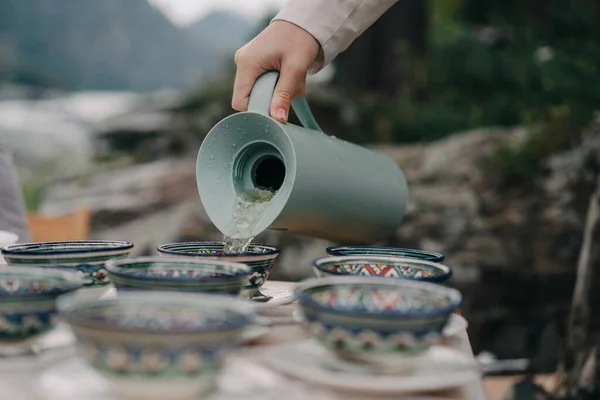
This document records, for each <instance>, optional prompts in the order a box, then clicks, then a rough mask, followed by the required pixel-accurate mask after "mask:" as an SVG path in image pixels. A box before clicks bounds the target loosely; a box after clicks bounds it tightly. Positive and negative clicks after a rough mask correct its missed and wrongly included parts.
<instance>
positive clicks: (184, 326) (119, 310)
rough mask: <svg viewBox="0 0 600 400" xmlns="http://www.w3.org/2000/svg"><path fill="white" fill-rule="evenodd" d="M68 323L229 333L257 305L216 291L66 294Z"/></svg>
mask: <svg viewBox="0 0 600 400" xmlns="http://www.w3.org/2000/svg"><path fill="white" fill-rule="evenodd" d="M58 308H59V312H60V314H61V315H62V316H63V317H64V318H65V319H66V321H67V323H69V324H71V325H73V326H80V327H81V326H83V327H88V328H92V329H94V330H103V331H111V332H139V333H152V334H161V333H163V334H164V333H167V334H169V335H171V334H190V333H204V332H228V331H235V330H240V329H243V328H244V327H245V326H246V325H247V323H248V322H249V321H250V319H251V316H252V313H253V308H252V307H251V306H250V305H249V304H246V303H244V302H242V301H241V300H238V299H235V298H232V297H228V296H222V295H212V294H206V293H202V294H196V293H195V294H186V293H173V292H162V293H161V292H135V293H134V292H130V293H126V294H119V295H118V296H117V297H116V298H104V299H81V298H78V297H77V296H71V295H67V296H63V297H61V298H60V299H59V302H58Z"/></svg>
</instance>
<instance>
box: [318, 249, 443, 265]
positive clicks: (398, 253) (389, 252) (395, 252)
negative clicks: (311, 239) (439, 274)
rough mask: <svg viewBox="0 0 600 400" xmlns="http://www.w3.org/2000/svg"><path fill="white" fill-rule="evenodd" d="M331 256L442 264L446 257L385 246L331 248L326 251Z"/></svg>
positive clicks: (422, 251) (430, 252) (423, 251)
mask: <svg viewBox="0 0 600 400" xmlns="http://www.w3.org/2000/svg"><path fill="white" fill-rule="evenodd" d="M326 251H327V254H328V255H330V256H366V255H368V256H391V257H409V258H416V259H418V260H424V261H431V262H438V263H441V262H442V261H444V258H445V256H444V255H443V254H441V253H436V252H435V251H428V250H419V249H408V248H404V247H385V246H331V247H328V248H327V249H326Z"/></svg>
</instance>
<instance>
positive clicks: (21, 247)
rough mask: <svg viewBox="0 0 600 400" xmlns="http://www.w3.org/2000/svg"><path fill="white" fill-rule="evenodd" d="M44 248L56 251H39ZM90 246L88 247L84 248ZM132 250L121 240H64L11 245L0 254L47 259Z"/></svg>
mask: <svg viewBox="0 0 600 400" xmlns="http://www.w3.org/2000/svg"><path fill="white" fill-rule="evenodd" d="M45 246H56V247H59V248H58V249H53V250H49V251H40V249H43V248H44V247H45ZM61 246H64V247H67V246H81V248H80V249H73V248H71V249H67V248H65V249H60V247H61ZM85 246H90V247H87V248H86V247H85ZM131 249H133V243H131V242H126V241H121V240H64V241H56V242H53V241H49V242H31V243H19V244H11V245H8V246H4V247H2V249H1V250H2V254H3V255H8V256H32V257H33V256H35V257H48V256H55V255H80V254H95V253H103V252H108V251H110V252H118V251H120V252H125V251H127V250H131Z"/></svg>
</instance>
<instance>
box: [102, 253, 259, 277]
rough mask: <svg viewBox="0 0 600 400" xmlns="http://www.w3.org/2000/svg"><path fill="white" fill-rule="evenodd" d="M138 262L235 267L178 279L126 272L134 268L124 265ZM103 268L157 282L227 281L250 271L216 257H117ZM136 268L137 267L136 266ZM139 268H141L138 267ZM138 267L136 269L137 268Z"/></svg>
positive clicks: (110, 272) (122, 274)
mask: <svg viewBox="0 0 600 400" xmlns="http://www.w3.org/2000/svg"><path fill="white" fill-rule="evenodd" d="M138 263H157V264H181V265H183V264H186V265H189V264H192V266H191V268H193V267H194V266H195V267H201V266H207V265H222V266H230V267H234V268H235V272H233V273H230V274H228V273H225V274H224V275H222V276H204V277H198V278H195V279H179V278H159V277H150V276H134V275H131V274H129V273H127V272H129V271H131V270H133V269H134V268H131V269H128V268H127V267H125V266H126V265H129V264H138ZM104 268H105V269H106V271H107V272H108V274H109V275H111V274H112V275H116V276H119V277H123V278H127V279H133V280H142V281H157V282H173V283H180V282H207V281H209V282H210V281H228V280H232V281H235V280H243V279H246V278H248V276H249V275H250V273H251V271H252V270H251V268H250V267H248V265H246V264H243V263H238V262H233V261H223V260H217V259H210V258H205V257H198V258H192V257H160V256H153V257H130V258H121V259H119V258H117V259H111V260H108V261H107V262H106V263H105V264H104ZM136 269H137V268H136ZM139 269H143V267H140V268H139ZM139 269H138V270H139Z"/></svg>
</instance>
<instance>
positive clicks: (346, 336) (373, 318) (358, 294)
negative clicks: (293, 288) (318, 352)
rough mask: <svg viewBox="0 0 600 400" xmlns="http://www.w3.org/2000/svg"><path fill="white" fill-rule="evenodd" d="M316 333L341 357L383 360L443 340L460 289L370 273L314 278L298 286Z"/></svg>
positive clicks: (310, 324)
mask: <svg viewBox="0 0 600 400" xmlns="http://www.w3.org/2000/svg"><path fill="white" fill-rule="evenodd" d="M296 293H297V297H298V302H299V304H300V307H301V312H302V314H303V316H304V318H305V320H306V321H307V323H308V326H309V328H310V331H311V333H312V335H313V336H314V337H315V338H316V339H317V340H318V341H319V342H321V343H322V344H323V345H324V346H325V347H327V348H328V349H329V350H331V351H332V352H333V353H334V354H336V355H338V356H340V357H341V358H344V359H348V360H354V361H368V362H381V361H382V360H388V359H393V358H397V357H399V356H403V355H407V354H412V353H417V352H420V351H423V350H426V349H427V348H429V347H430V346H431V345H433V344H437V343H439V342H440V341H441V340H442V338H443V329H444V327H445V326H446V324H447V322H448V319H449V318H450V315H451V314H452V313H453V312H454V310H456V309H457V307H458V306H459V305H460V303H461V300H462V296H461V294H460V292H459V291H457V290H455V289H452V288H448V287H445V286H441V285H436V284H433V283H429V282H419V281H411V280H406V279H381V278H379V277H368V276H340V277H328V278H313V279H308V280H306V281H303V282H301V283H300V284H299V285H298V287H297V292H296Z"/></svg>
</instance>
